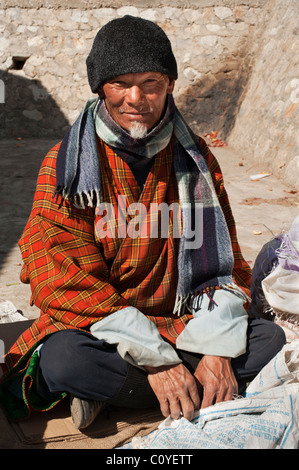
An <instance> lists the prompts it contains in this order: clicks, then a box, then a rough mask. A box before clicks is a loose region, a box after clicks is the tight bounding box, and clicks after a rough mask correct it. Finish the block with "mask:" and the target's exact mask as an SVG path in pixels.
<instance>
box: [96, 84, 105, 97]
mask: <svg viewBox="0 0 299 470" xmlns="http://www.w3.org/2000/svg"><path fill="white" fill-rule="evenodd" d="M97 94H98V95H99V97H100V98H105V94H104V90H103V87H102V86H100V87H99V88H98V89H97Z"/></svg>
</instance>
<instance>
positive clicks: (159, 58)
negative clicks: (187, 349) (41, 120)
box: [86, 15, 178, 93]
mask: <svg viewBox="0 0 299 470" xmlns="http://www.w3.org/2000/svg"><path fill="white" fill-rule="evenodd" d="M86 65H87V75H88V81H89V85H90V88H91V90H92V92H93V93H96V92H97V90H98V88H99V87H100V86H101V85H103V84H104V83H105V82H106V81H108V80H111V79H112V78H114V77H117V76H118V75H124V74H126V73H137V72H160V73H163V74H166V75H168V76H169V77H171V78H174V79H177V77H178V72H177V64H176V60H175V57H174V55H173V52H172V48H171V43H170V41H169V39H168V37H167V36H166V34H165V33H164V31H163V29H162V28H160V26H158V25H156V24H155V23H153V22H152V21H149V20H145V19H143V18H138V17H134V16H130V15H126V16H124V17H123V18H117V19H115V20H112V21H110V22H109V23H107V24H106V25H105V26H103V27H102V28H101V29H100V30H99V32H98V33H97V35H96V37H95V40H94V43H93V46H92V49H91V51H90V54H89V56H88V57H87V60H86Z"/></svg>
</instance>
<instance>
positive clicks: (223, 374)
mask: <svg viewBox="0 0 299 470" xmlns="http://www.w3.org/2000/svg"><path fill="white" fill-rule="evenodd" d="M194 377H195V378H196V379H197V380H198V382H199V384H200V386H201V387H202V388H203V398H202V403H201V408H206V407H207V406H211V405H214V404H215V403H219V402H222V401H227V400H232V398H233V395H236V394H237V393H238V383H237V381H236V378H235V375H234V372H233V369H232V366H231V359H230V358H229V357H219V356H203V358H202V360H201V361H200V363H199V364H198V366H197V368H196V371H195V373H194Z"/></svg>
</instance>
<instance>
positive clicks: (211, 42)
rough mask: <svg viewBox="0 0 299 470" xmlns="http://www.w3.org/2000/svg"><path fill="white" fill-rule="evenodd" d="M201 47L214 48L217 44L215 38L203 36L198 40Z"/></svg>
mask: <svg viewBox="0 0 299 470" xmlns="http://www.w3.org/2000/svg"><path fill="white" fill-rule="evenodd" d="M200 43H201V44H202V45H203V46H208V47H214V46H215V45H216V43H217V36H204V37H202V38H201V39H200Z"/></svg>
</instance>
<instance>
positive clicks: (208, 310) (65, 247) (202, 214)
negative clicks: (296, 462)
mask: <svg viewBox="0 0 299 470" xmlns="http://www.w3.org/2000/svg"><path fill="white" fill-rule="evenodd" d="M87 73H88V79H89V83H90V86H91V90H92V92H93V93H96V94H97V95H98V96H97V97H96V98H94V99H92V100H89V101H88V102H87V104H86V106H85V108H84V110H83V111H82V113H81V114H80V116H79V118H78V119H77V121H76V122H75V123H74V125H73V126H72V127H71V128H70V130H69V132H68V133H67V135H66V136H65V138H64V139H63V140H62V142H61V143H60V144H58V145H57V146H55V147H54V148H53V149H52V150H51V151H50V152H49V153H48V155H47V156H46V158H45V160H44V162H43V165H42V167H41V170H40V173H39V177H38V182H37V188H36V194H35V198H34V203H33V208H32V212H31V215H30V218H29V220H28V223H27V226H26V228H25V230H24V233H23V236H22V238H21V240H20V248H21V251H22V256H23V260H24V265H23V268H22V272H21V279H22V281H23V282H25V283H26V282H27V283H30V284H31V288H32V299H31V302H32V304H35V305H36V306H38V307H39V308H40V310H41V315H40V318H38V319H37V320H36V321H35V322H34V324H33V325H32V326H31V327H30V328H29V329H28V330H26V331H25V332H24V333H23V334H22V335H21V337H20V338H19V339H18V340H17V342H16V343H15V344H14V345H13V347H12V348H11V350H10V351H9V353H8V354H7V356H6V364H5V367H6V374H5V377H4V380H3V381H2V384H1V389H0V400H1V404H2V406H3V407H4V408H5V411H6V413H7V415H8V417H9V418H11V419H21V418H24V417H26V416H29V415H30V411H31V409H36V410H47V409H50V408H52V407H53V406H54V405H55V404H56V403H58V402H59V401H60V400H61V399H62V398H63V397H65V396H66V395H68V396H70V397H71V412H72V416H73V420H74V424H75V426H77V427H78V428H80V429H81V428H84V427H86V426H88V425H89V424H90V423H91V422H92V421H93V420H94V418H95V417H96V415H97V414H98V413H99V411H100V410H101V409H102V408H103V406H106V405H107V404H111V405H113V404H116V405H118V406H124V407H148V406H153V405H155V404H159V405H160V408H161V412H162V414H163V416H165V417H166V416H168V415H170V416H171V417H173V418H179V416H180V415H183V416H185V417H186V418H187V419H189V420H190V419H192V417H193V415H194V412H195V411H196V410H198V409H199V408H200V407H206V406H209V405H212V404H214V403H216V402H220V401H223V400H230V399H232V397H233V396H234V395H235V394H237V393H238V386H239V387H241V386H242V385H244V383H246V381H249V380H251V379H252V378H253V377H254V376H255V375H256V374H257V373H258V372H259V371H260V370H261V368H262V367H263V366H264V365H265V364H266V363H267V362H268V361H269V360H270V359H271V358H272V357H273V356H274V355H275V354H276V353H277V352H278V351H279V350H280V349H281V347H282V345H283V344H284V341H285V337H284V334H283V332H282V330H281V329H280V328H279V327H277V326H276V325H274V324H273V323H271V322H267V321H266V320H258V319H251V318H249V316H248V312H247V310H248V306H249V301H248V300H249V299H248V296H247V294H248V293H249V289H250V279H251V273H250V269H249V266H248V265H247V263H246V262H245V261H244V259H243V258H242V255H241V253H240V250H239V246H238V242H237V239H236V231H235V225H234V219H233V216H232V214H231V210H230V206H229V202H228V199H227V195H226V192H225V189H224V186H223V180H222V175H221V171H220V168H219V166H218V164H217V162H216V160H215V158H214V156H213V155H212V154H211V152H210V151H209V149H208V148H207V146H206V144H205V142H204V141H203V140H202V139H201V138H199V137H196V136H195V135H194V134H193V132H192V131H191V129H190V128H189V127H188V125H187V124H186V123H185V121H184V119H183V117H182V116H181V114H180V113H179V111H178V109H177V108H176V106H175V104H174V99H173V96H172V92H173V89H174V84H175V80H176V79H177V65H176V60H175V58H174V55H173V52H172V49H171V45H170V41H169V39H168V38H167V36H166V35H165V33H164V31H163V30H162V29H161V28H160V27H158V26H157V25H156V24H154V23H152V22H150V21H147V20H144V19H141V18H135V17H131V16H125V17H124V18H119V19H116V20H113V21H111V22H109V23H108V24H106V25H105V26H104V27H103V28H102V29H101V30H100V31H99V32H98V34H97V36H96V38H95V41H94V44H93V47H92V50H91V52H90V54H89V56H88V58H87ZM53 194H54V198H53ZM165 207H166V209H167V210H166V211H165V210H162V209H165ZM165 226H166V227H167V231H166V232H167V233H165V230H164V229H165Z"/></svg>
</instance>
